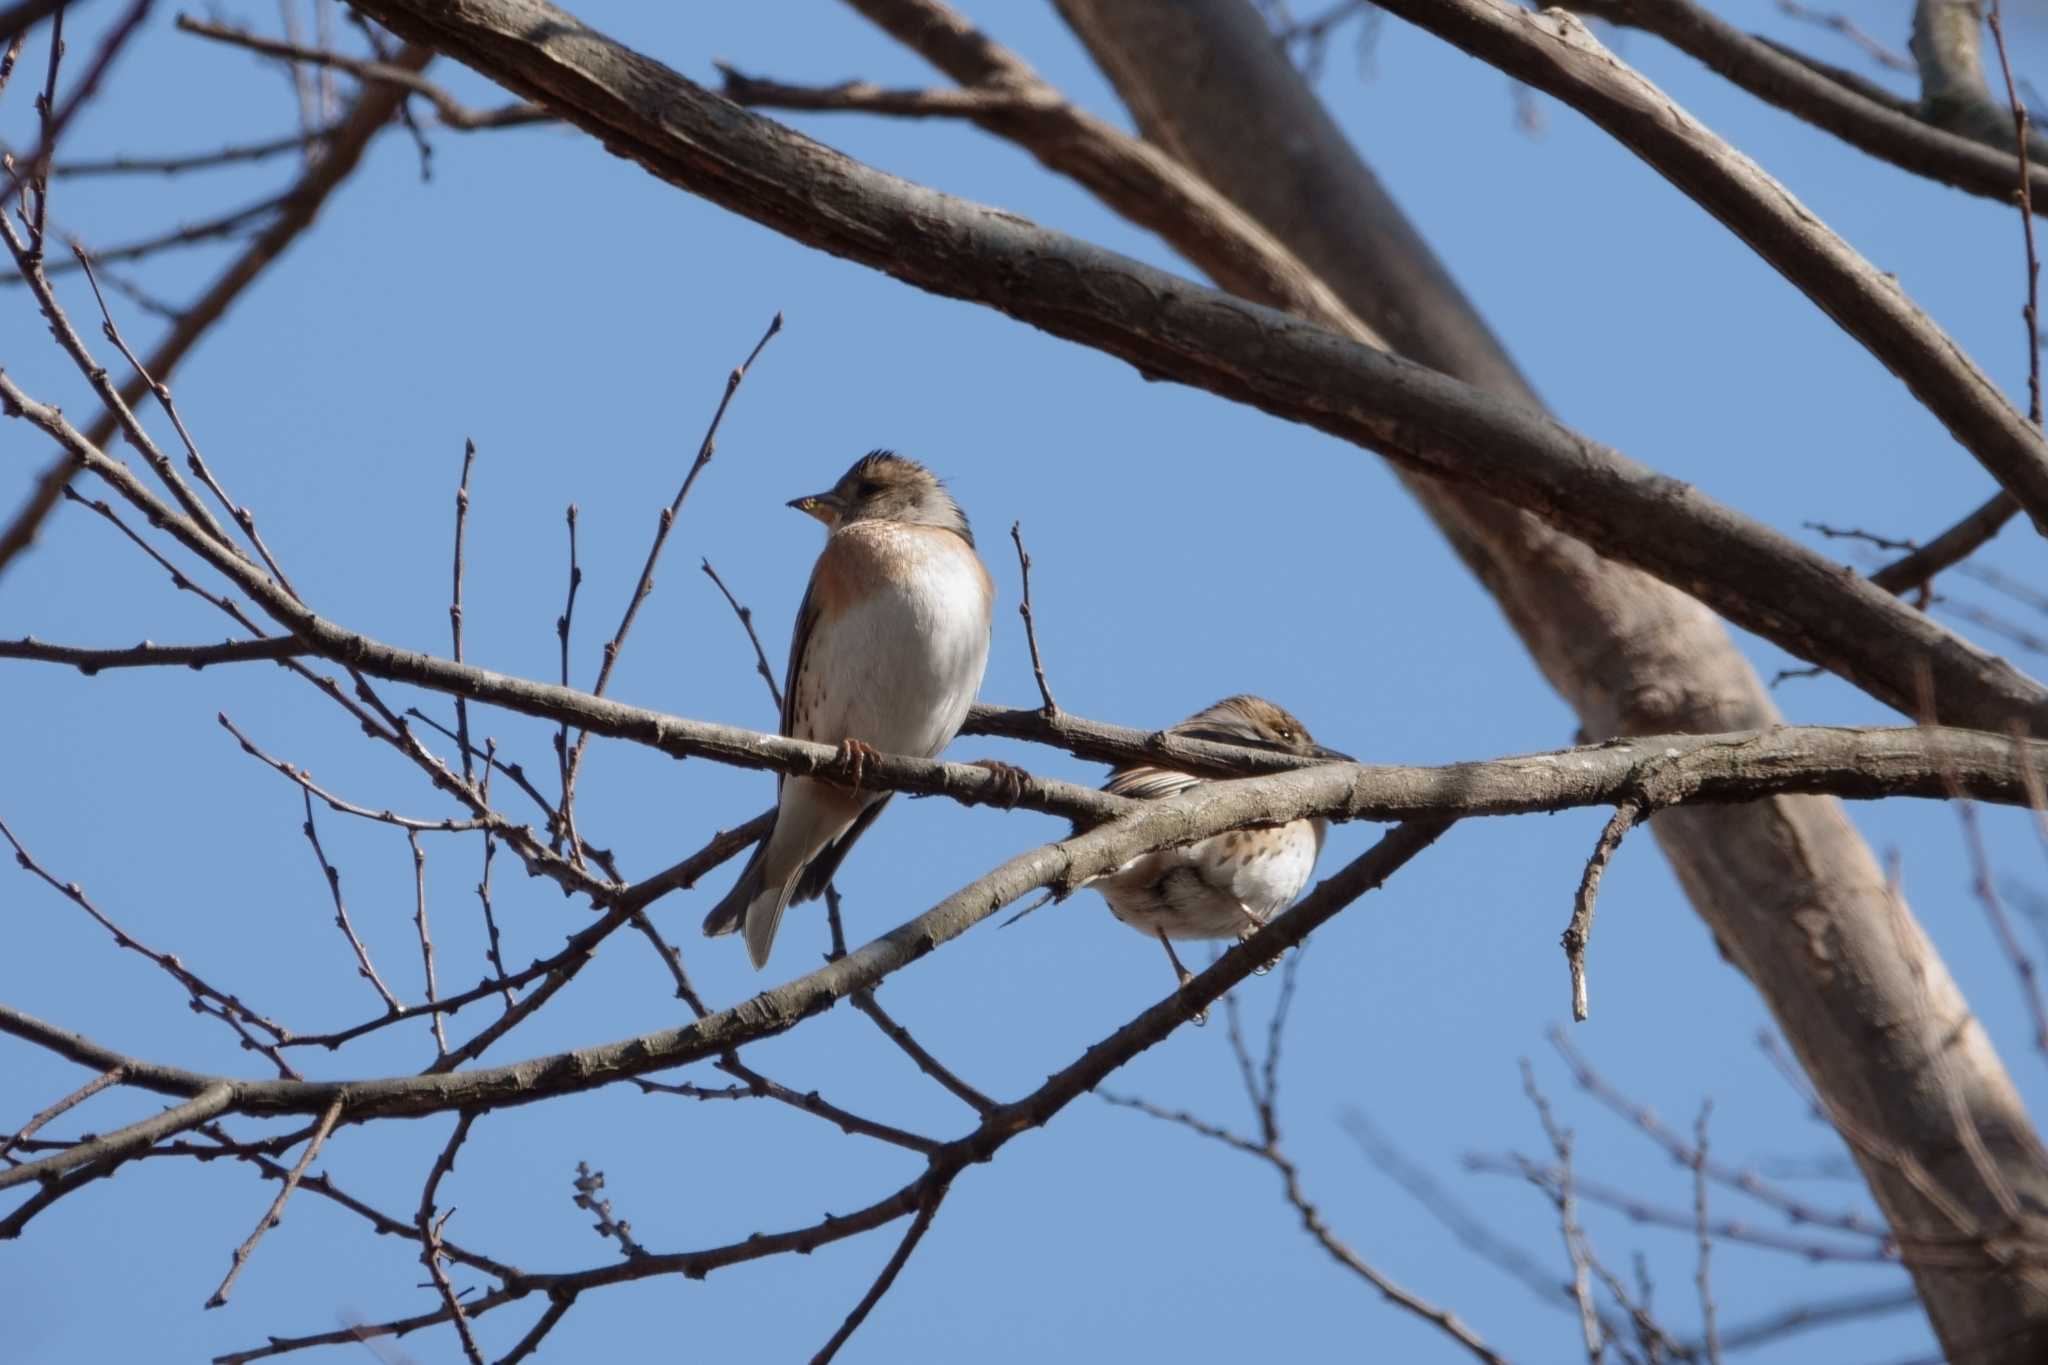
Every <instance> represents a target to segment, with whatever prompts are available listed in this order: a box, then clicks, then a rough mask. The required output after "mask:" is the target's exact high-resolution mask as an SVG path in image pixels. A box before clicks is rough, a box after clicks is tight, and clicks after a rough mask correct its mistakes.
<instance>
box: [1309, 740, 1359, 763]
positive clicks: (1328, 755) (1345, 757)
mask: <svg viewBox="0 0 2048 1365" xmlns="http://www.w3.org/2000/svg"><path fill="white" fill-rule="evenodd" d="M1309 757H1310V758H1320V759H1322V760H1323V761H1324V762H1326V763H1356V762H1358V760H1357V759H1355V758H1353V757H1352V756H1351V755H1350V754H1346V753H1340V752H1338V751H1337V750H1335V749H1327V748H1324V747H1323V746H1322V745H1320V744H1311V745H1310V746H1309Z"/></svg>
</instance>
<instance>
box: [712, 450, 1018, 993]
mask: <svg viewBox="0 0 2048 1365" xmlns="http://www.w3.org/2000/svg"><path fill="white" fill-rule="evenodd" d="M789 505H790V506H791V507H794V508H796V509H797V510H798V511H800V512H805V513H808V514H809V515H811V516H813V517H816V518H817V519H818V520H819V521H820V522H822V523H824V526H825V529H826V531H827V532H828V535H827V536H826V539H825V548H824V550H823V551H822V552H821V553H820V554H819V555H818V562H817V565H816V566H815V567H814V568H813V569H812V570H811V582H810V586H809V587H808V588H807V589H805V591H804V599H803V605H802V606H800V607H799V608H798V609H797V614H796V630H795V632H794V633H793V635H792V636H791V638H790V645H789V671H788V673H787V675H786V676H785V678H784V681H783V684H782V733H783V734H785V735H788V736H789V737H791V738H792V739H808V740H812V741H815V742H816V743H819V744H836V745H839V746H840V748H841V750H842V754H843V757H844V759H845V762H846V764H847V767H848V770H849V772H850V773H851V774H852V785H850V786H844V785H840V784H838V783H834V782H831V781H828V780H824V779H820V778H810V777H783V778H782V779H780V782H779V784H778V787H777V800H776V809H775V826H774V828H773V829H772V830H771V831H770V832H769V834H768V837H767V838H765V839H763V840H762V841H761V842H760V844H759V845H757V846H756V847H755V849H754V855H753V857H752V858H751V859H749V860H748V862H747V865H746V868H745V870H744V871H742V872H741V873H740V878H739V881H738V882H736V883H735V884H734V885H733V888H732V890H731V891H730V892H728V893H727V894H726V896H725V899H723V900H721V901H720V902H719V903H718V904H717V906H715V907H714V908H713V909H712V911H711V913H710V914H709V915H708V916H706V917H705V920H704V932H705V933H706V934H713V935H716V934H729V933H732V932H733V931H734V930H737V929H742V928H743V929H744V930H745V931H746V940H747V955H748V956H749V957H750V958H752V959H753V962H754V966H756V967H762V966H765V965H766V964H767V962H768V951H769V949H770V948H772V947H773V946H774V944H775V931H776V929H777V928H778V927H780V925H781V923H782V914H783V911H785V910H787V909H788V908H789V906H790V904H791V903H792V902H798V901H808V900H814V899H816V898H817V897H818V896H820V895H822V894H823V893H824V890H825V886H826V884H827V883H828V882H830V881H831V880H832V877H833V874H834V873H836V872H837V871H838V870H839V865H840V863H841V862H842V861H843V860H844V859H845V857H846V853H847V850H848V849H850V848H852V847H853V845H854V842H855V841H856V840H858V839H859V838H860V836H861V835H862V834H864V833H866V832H867V829H868V826H870V825H872V824H873V823H874V822H875V817H876V816H877V815H880V814H881V813H882V807H884V806H886V805H887V804H888V803H889V796H890V793H888V792H865V791H862V790H860V777H859V773H860V767H861V764H862V763H863V762H864V761H866V760H867V759H870V758H873V757H875V756H876V754H877V751H880V752H881V753H890V754H909V755H913V756H915V757H918V758H931V757H933V756H934V755H936V754H937V753H938V752H939V750H941V749H943V748H945V747H946V745H948V744H949V743H951V742H952V740H953V736H954V735H956V734H958V733H959V732H960V726H961V723H962V722H963V721H965V720H966V719H967V708H968V707H969V706H971V705H972V704H973V702H974V696H975V693H976V692H978V691H980V690H981V675H982V672H983V670H984V669H985V668H986V667H987V665H988V646H989V628H990V620H991V610H992V608H993V606H994V603H995V584H994V583H993V582H992V581H991V580H990V578H989V576H988V570H987V569H986V568H985V567H983V565H982V562H981V559H980V557H979V556H978V555H976V554H975V552H974V533H973V531H972V530H970V529H969V528H968V525H967V514H966V513H964V512H962V511H961V510H960V505H959V504H958V503H956V502H955V501H953V497H952V495H951V494H950V493H948V492H947V491H946V489H945V486H944V485H943V484H941V483H940V482H939V480H938V479H937V478H936V477H935V476H934V475H933V474H932V472H931V471H930V470H928V469H926V468H925V467H924V466H923V465H921V464H919V463H917V462H916V461H915V460H909V459H905V458H904V457H903V456H901V455H897V454H894V453H893V452H891V451H887V450H876V451H872V452H870V453H869V454H867V455H865V456H862V457H861V458H860V459H858V460H856V461H854V464H853V467H852V468H851V469H848V470H847V471H846V473H845V474H844V475H842V476H841V477H840V479H839V482H837V483H835V484H834V485H832V487H831V488H830V489H829V490H828V491H826V492H823V493H817V494H813V495H811V496H809V497H803V498H796V499H794V500H792V501H791V502H790V504H789ZM991 766H993V765H991Z"/></svg>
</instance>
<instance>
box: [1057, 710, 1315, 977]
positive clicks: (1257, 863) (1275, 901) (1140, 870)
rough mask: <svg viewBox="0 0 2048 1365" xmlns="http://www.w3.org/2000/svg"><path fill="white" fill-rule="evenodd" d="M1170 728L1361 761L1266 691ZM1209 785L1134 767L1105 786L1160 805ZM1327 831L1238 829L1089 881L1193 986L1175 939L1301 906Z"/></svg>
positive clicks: (1224, 933) (1247, 929) (1239, 928)
mask: <svg viewBox="0 0 2048 1365" xmlns="http://www.w3.org/2000/svg"><path fill="white" fill-rule="evenodd" d="M1167 733H1168V734H1171V735H1186V736H1188V737H1190V738H1194V739H1212V740H1216V741H1218V742H1220V743H1224V744H1239V745H1248V746H1251V747H1254V748H1261V749H1278V750H1280V751H1281V752H1283V753H1290V754H1300V755H1302V756H1303V757H1306V758H1326V759H1329V760H1331V761H1332V762H1340V763H1349V762H1351V761H1352V759H1351V758H1350V757H1349V756H1348V755H1345V754H1340V753H1338V752H1337V751H1336V750H1335V749H1326V748H1324V747H1323V746H1322V745H1320V744H1317V743H1316V742H1315V741H1314V740H1313V739H1311V738H1310V737H1309V733H1308V729H1307V727H1306V726H1304V725H1303V724H1302V723H1301V722H1300V721H1298V720H1296V719H1295V718H1294V717H1293V716H1291V715H1289V714H1288V713H1287V712H1286V711H1284V710H1282V709H1281V708H1280V707H1278V706H1275V705H1274V704H1273V703H1272V702H1269V701H1267V700H1266V699H1265V698H1263V697H1252V696H1236V697H1225V698H1224V699H1223V700H1222V701H1219V702H1217V703H1216V704H1215V705H1214V706H1211V707H1209V708H1208V709H1206V710H1202V711H1197V712H1196V713H1195V714H1194V715H1192V716H1189V717H1188V718H1187V719H1186V720H1184V721H1182V722H1181V723H1180V724H1178V725H1175V726H1173V727H1172V728H1171V729H1169V730H1168V731H1167ZM1201 785H1203V779H1201V778H1198V777H1193V776H1190V775H1189V774H1187V773H1183V772H1175V771H1174V770H1173V769H1171V768H1159V767H1154V766H1152V765H1150V764H1134V765H1132V766H1130V767H1124V768H1118V769H1116V770H1115V771H1113V772H1112V773H1111V774H1110V777H1109V781H1108V782H1106V783H1105V784H1103V790H1105V791H1109V792H1114V793H1115V794H1117V795H1118V796H1131V797H1136V798H1138V799H1140V800H1148V801H1151V800H1158V799H1159V798H1161V797H1166V796H1172V795H1174V794H1175V793H1177V792H1183V791H1187V790H1188V789H1189V788H1191V787H1199V786H1201ZM1326 828H1327V822H1326V821H1323V820H1320V819H1310V820H1295V821H1292V822H1291V823H1289V824H1285V825H1279V826H1274V827H1269V828H1265V829H1241V830H1233V831H1231V832H1230V833H1227V834H1218V835H1215V836H1213V837H1211V838H1208V839H1204V840H1202V841H1201V842H1199V843H1194V844H1188V845H1186V846H1185V847H1182V848H1167V849H1161V850H1159V851H1158V852H1157V853H1147V854H1145V855H1143V856H1142V857H1138V858H1134V859H1132V860H1131V861H1130V862H1127V863H1125V864H1124V865H1123V866H1122V867H1120V868H1118V869H1117V870H1116V871H1114V872H1110V873H1106V874H1104V875H1103V876H1100V877H1097V878H1096V879H1095V880H1094V881H1092V882H1090V883H1089V885H1091V886H1093V887H1094V888H1095V889H1096V890H1097V891H1100V892H1101V893H1102V898H1103V899H1104V900H1106V901H1108V902H1109V909H1110V913H1111V914H1113V915H1115V916H1116V917H1117V918H1118V919H1120V920H1122V921H1123V922H1124V923H1125V924H1128V925H1130V926H1131V927H1132V928H1133V929H1136V930H1137V931H1138V932H1140V933H1144V934H1151V935H1153V936H1154V937H1156V938H1157V939H1158V940H1159V942H1160V943H1161V944H1162V945H1163V946H1164V947H1165V949H1166V956H1167V958H1168V959H1169V960H1170V961H1171V962H1172V963H1173V970H1174V974H1175V975H1176V976H1178V977H1179V978H1180V982H1181V984H1182V985H1186V984H1187V983H1188V980H1189V976H1190V973H1189V972H1188V969H1187V968H1185V967H1183V966H1181V963H1180V957H1179V955H1178V954H1176V953H1175V952H1174V951H1173V940H1174V939H1177V938H1243V937H1245V936H1246V935H1247V934H1250V933H1251V932H1253V931H1254V930H1256V929H1258V928H1259V927H1260V926H1262V925H1263V924H1265V922H1266V921H1267V920H1268V919H1270V918H1272V917H1273V916H1274V915H1276V914H1278V913H1279V912H1280V911H1282V910H1285V909H1286V908H1287V907H1288V906H1289V905H1292V904H1293V903H1294V898H1295V897H1296V896H1299V895H1300V894H1301V889H1302V888H1303V887H1304V886H1306V885H1308V879H1309V874H1310V873H1312V872H1313V871H1314V870H1315V865H1316V858H1317V856H1318V855H1319V854H1321V853H1322V851H1323V833H1324V830H1325V829H1326Z"/></svg>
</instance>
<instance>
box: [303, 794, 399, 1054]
mask: <svg viewBox="0 0 2048 1365" xmlns="http://www.w3.org/2000/svg"><path fill="white" fill-rule="evenodd" d="M299 796H300V798H301V799H302V800H303V801H304V802H305V803H306V820H305V823H304V824H302V825H300V826H299V830H300V832H301V833H302V834H304V835H305V836H306V842H307V843H309V844H311V845H312V846H313V860H314V861H315V862H317V863H319V864H320V874H321V875H322V876H323V877H325V878H326V879H327V890H328V892H329V893H330V894H331V895H332V896H333V897H334V924H335V927H336V928H338V929H340V930H341V932H342V936H343V937H344V938H346V939H347V940H348V946H349V947H350V948H351V949H353V950H354V952H355V955H356V971H357V974H358V975H360V976H361V977H362V978H363V979H364V980H365V981H367V982H369V983H370V985H371V986H373V987H375V988H376V991H377V995H378V998H379V999H381V1000H383V1002H384V1009H385V1012H386V1013H388V1014H390V1015H392V1016H394V1017H396V1016H398V1015H401V1014H404V1013H405V1006H404V1005H401V1004H400V1003H398V997H397V996H395V995H393V994H392V993H391V988H390V987H388V986H386V985H385V984H384V978H383V977H381V976H379V975H377V969H376V968H375V967H373V966H371V965H370V953H369V950H368V949H367V948H365V947H363V941H362V940H361V939H360V938H357V937H356V930H355V926H354V925H353V924H350V923H349V920H348V903H347V902H346V901H344V900H343V899H342V895H341V870H340V869H339V868H337V867H336V866H335V865H334V864H333V863H330V862H328V861H327V853H326V851H325V850H324V849H322V848H321V847H320V831H319V829H318V827H317V826H316V825H315V824H314V822H313V793H312V792H311V791H309V790H307V789H306V788H305V787H303V786H301V787H300V789H299Z"/></svg>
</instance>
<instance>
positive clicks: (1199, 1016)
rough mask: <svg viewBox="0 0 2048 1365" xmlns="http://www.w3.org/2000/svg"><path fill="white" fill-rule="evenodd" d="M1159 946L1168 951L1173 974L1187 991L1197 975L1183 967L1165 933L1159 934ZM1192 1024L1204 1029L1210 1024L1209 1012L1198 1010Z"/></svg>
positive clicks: (1167, 958) (1167, 954)
mask: <svg viewBox="0 0 2048 1365" xmlns="http://www.w3.org/2000/svg"><path fill="white" fill-rule="evenodd" d="M1159 946H1160V947H1162V948H1164V949H1166V960H1167V961H1168V962H1171V963H1172V964H1173V974H1174V976H1176V977H1177V978H1179V980H1180V988H1181V989H1182V990H1186V989H1187V988H1188V983H1189V982H1191V981H1193V980H1194V979H1195V974H1194V973H1193V972H1191V971H1189V970H1188V969H1187V968H1186V967H1183V966H1182V965H1181V962H1180V954H1179V953H1176V952H1175V951H1174V950H1173V940H1172V939H1170V938H1168V937H1167V936H1166V935H1165V934H1164V933H1163V932H1162V933H1160V934H1159ZM1191 1022H1192V1023H1193V1024H1194V1026H1195V1027H1196V1028H1200V1027H1202V1025H1204V1024H1206V1023H1208V1022H1209V1011H1207V1010H1205V1009H1203V1010H1196V1011H1195V1013H1194V1018H1193V1019H1192V1021H1191Z"/></svg>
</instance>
